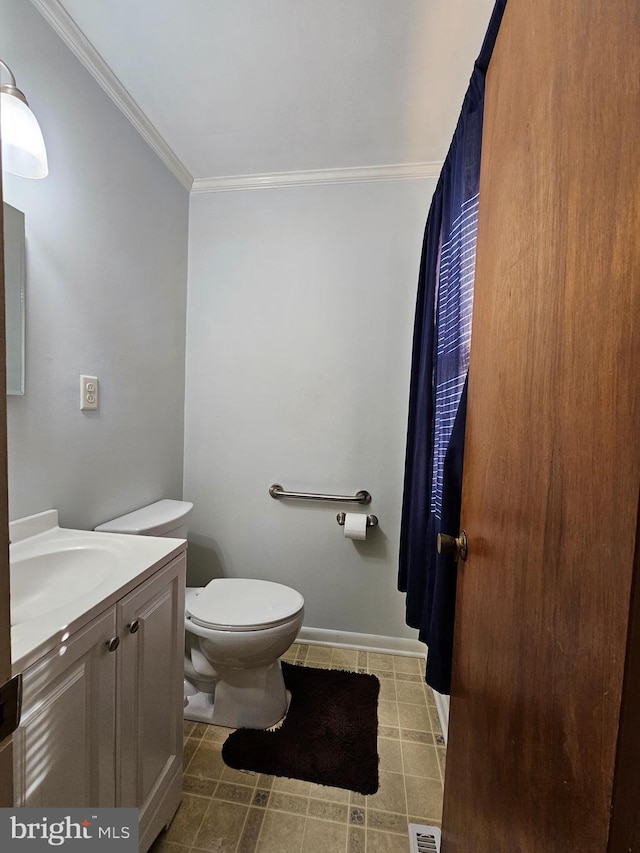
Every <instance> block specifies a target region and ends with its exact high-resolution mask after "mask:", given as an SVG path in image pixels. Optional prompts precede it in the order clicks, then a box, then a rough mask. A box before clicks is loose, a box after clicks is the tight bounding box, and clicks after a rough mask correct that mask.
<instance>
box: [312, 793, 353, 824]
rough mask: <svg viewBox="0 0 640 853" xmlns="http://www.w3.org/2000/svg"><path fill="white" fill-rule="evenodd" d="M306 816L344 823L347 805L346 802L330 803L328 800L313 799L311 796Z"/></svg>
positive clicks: (347, 815) (347, 814) (346, 816)
mask: <svg viewBox="0 0 640 853" xmlns="http://www.w3.org/2000/svg"><path fill="white" fill-rule="evenodd" d="M307 817H313V818H318V819H319V820H322V821H325V820H331V821H334V822H335V823H345V824H346V822H347V818H348V817H349V806H348V805H347V804H346V803H331V802H329V800H314V799H313V798H312V799H310V800H309V809H308V811H307Z"/></svg>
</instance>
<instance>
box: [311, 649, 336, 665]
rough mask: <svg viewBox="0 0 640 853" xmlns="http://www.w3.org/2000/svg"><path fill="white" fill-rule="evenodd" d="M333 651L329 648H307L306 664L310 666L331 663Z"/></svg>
mask: <svg viewBox="0 0 640 853" xmlns="http://www.w3.org/2000/svg"><path fill="white" fill-rule="evenodd" d="M332 654H333V649H332V648H331V647H330V646H309V651H308V652H307V657H306V662H307V663H311V664H315V663H317V664H321V663H326V664H329V663H331V655H332Z"/></svg>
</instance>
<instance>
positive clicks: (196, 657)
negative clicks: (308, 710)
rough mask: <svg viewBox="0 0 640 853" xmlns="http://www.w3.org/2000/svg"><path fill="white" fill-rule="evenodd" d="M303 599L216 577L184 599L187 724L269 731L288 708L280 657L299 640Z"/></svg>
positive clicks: (279, 588) (265, 584)
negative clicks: (194, 723)
mask: <svg viewBox="0 0 640 853" xmlns="http://www.w3.org/2000/svg"><path fill="white" fill-rule="evenodd" d="M303 617H304V599H303V597H302V596H301V595H300V593H299V592H296V590H294V589H291V588H290V587H288V586H284V585H282V584H278V583H272V582H270V581H263V580H251V579H248V578H216V579H214V580H212V581H210V582H209V583H208V584H207V585H206V586H205V587H202V588H195V589H194V588H188V589H187V593H186V598H185V629H186V643H185V688H186V689H185V710H184V716H185V718H186V719H187V720H196V721H198V722H207V723H214V724H215V725H219V726H228V727H230V728H257V729H264V728H269V727H270V726H273V725H275V724H276V723H277V722H278V721H279V720H280V719H282V717H283V716H284V714H285V711H286V709H287V694H286V689H285V685H284V679H283V677H282V668H281V666H280V660H279V658H280V656H281V655H283V654H284V653H285V652H286V651H287V649H288V648H289V647H290V646H291V644H292V643H293V641H294V640H295V638H296V637H297V636H298V633H299V631H300V628H301V627H302V620H303Z"/></svg>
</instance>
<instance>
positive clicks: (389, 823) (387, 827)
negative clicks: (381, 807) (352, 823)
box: [367, 809, 408, 835]
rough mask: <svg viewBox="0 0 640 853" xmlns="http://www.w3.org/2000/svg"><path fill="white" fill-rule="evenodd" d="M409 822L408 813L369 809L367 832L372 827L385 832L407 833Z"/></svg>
mask: <svg viewBox="0 0 640 853" xmlns="http://www.w3.org/2000/svg"><path fill="white" fill-rule="evenodd" d="M407 827H408V823H407V816H406V814H394V813H393V812H379V811H376V810H375V809H367V832H368V831H369V830H370V829H379V830H382V831H384V832H396V833H399V834H400V835H407V832H408V829H407Z"/></svg>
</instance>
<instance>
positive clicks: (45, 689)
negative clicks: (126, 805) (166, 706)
mask: <svg viewBox="0 0 640 853" xmlns="http://www.w3.org/2000/svg"><path fill="white" fill-rule="evenodd" d="M115 633H116V614H115V608H114V607H112V608H111V609H110V610H108V611H107V612H106V613H104V614H103V615H102V616H99V617H98V618H97V619H95V620H94V621H93V622H92V623H91V624H90V625H89V626H87V628H85V629H84V630H82V631H81V632H80V633H79V634H77V635H74V637H72V638H71V639H70V640H65V641H64V642H61V643H60V646H59V647H58V648H57V649H56V650H55V651H54V652H52V653H51V654H49V655H47V656H46V657H45V658H44V659H43V660H41V661H39V662H38V663H36V664H34V665H33V666H31V667H29V668H28V669H27V670H25V672H24V676H23V677H24V682H23V690H24V693H23V712H22V721H21V723H20V725H19V727H18V729H17V730H16V732H15V733H14V741H13V742H14V797H15V805H16V806H32V807H40V806H51V807H61V808H68V807H84V806H86V807H88V806H95V807H103V806H114V805H115V797H114V788H115V680H116V655H115V654H114V653H112V652H109V651H108V649H107V643H108V641H109V640H110V639H111V638H112V637H113V636H114V635H115Z"/></svg>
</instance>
